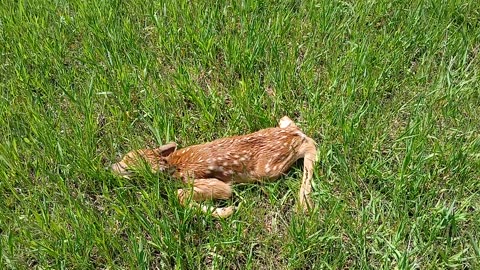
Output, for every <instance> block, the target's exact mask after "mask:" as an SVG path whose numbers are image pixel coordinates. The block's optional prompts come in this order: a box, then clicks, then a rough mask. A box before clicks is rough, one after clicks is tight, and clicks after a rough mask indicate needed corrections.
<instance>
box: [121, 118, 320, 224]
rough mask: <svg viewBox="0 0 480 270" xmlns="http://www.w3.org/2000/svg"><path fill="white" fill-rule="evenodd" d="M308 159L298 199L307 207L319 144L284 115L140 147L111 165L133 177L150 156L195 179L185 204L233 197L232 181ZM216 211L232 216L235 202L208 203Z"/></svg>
mask: <svg viewBox="0 0 480 270" xmlns="http://www.w3.org/2000/svg"><path fill="white" fill-rule="evenodd" d="M301 158H303V159H304V161H303V162H304V164H303V169H304V171H303V179H302V185H301V188H300V194H299V202H300V205H301V206H302V207H303V208H304V209H305V210H308V208H310V207H312V203H311V199H310V196H309V194H310V192H311V180H312V176H313V166H314V163H315V161H316V147H315V142H314V141H313V139H311V138H309V137H307V136H306V135H305V134H303V132H302V131H301V130H300V129H299V128H298V127H297V126H296V125H295V123H294V122H293V121H292V120H291V119H290V118H288V117H287V116H284V117H283V118H282V119H280V122H279V127H274V128H267V129H262V130H260V131H257V132H254V133H251V134H247V135H242V136H233V137H228V138H223V139H218V140H215V141H212V142H208V143H204V144H199V145H193V146H189V147H185V148H182V149H179V150H177V145H176V144H175V143H174V142H171V143H168V144H166V145H162V146H160V147H159V148H156V149H141V150H135V151H131V152H129V153H127V154H126V155H125V156H124V157H123V159H122V160H121V161H120V162H118V163H115V164H113V165H112V170H113V171H114V172H115V173H116V174H118V175H121V176H124V177H128V176H129V175H130V174H131V173H132V169H135V167H137V168H138V167H139V166H140V165H142V162H146V163H147V164H148V165H149V166H150V168H151V169H152V171H155V172H157V171H166V172H170V173H172V175H173V177H175V178H180V179H182V181H183V182H185V183H189V184H191V185H193V189H179V190H178V198H179V200H180V203H182V204H183V205H185V204H187V203H188V202H190V204H195V203H194V202H192V201H202V200H207V199H228V198H230V197H231V195H232V187H231V185H232V183H245V182H254V181H269V180H274V179H277V178H278V177H280V176H281V175H282V174H283V173H285V172H286V171H288V169H289V168H290V167H291V166H292V164H293V163H295V162H296V161H297V160H298V159H301ZM202 210H203V211H204V212H208V211H212V214H213V215H214V216H216V217H228V216H230V215H231V214H232V213H233V211H234V207H232V206H230V207H224V208H214V209H206V208H202Z"/></svg>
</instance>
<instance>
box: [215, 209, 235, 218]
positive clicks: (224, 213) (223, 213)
mask: <svg viewBox="0 0 480 270" xmlns="http://www.w3.org/2000/svg"><path fill="white" fill-rule="evenodd" d="M235 210H236V207H235V206H229V207H222V208H217V209H215V211H214V212H213V213H212V214H213V216H214V217H218V218H227V217H229V216H231V215H232V214H233V212H235Z"/></svg>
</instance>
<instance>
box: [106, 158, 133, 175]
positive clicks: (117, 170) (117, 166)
mask: <svg viewBox="0 0 480 270" xmlns="http://www.w3.org/2000/svg"><path fill="white" fill-rule="evenodd" d="M126 168H127V166H126V165H125V164H122V162H118V163H114V164H112V167H111V169H112V172H113V173H114V174H116V175H118V176H122V177H124V178H129V176H130V175H132V173H131V172H130V171H128V170H127V169H126Z"/></svg>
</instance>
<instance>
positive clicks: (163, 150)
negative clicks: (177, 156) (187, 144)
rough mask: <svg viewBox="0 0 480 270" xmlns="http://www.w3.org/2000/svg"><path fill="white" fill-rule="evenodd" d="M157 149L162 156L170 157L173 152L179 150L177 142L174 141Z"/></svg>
mask: <svg viewBox="0 0 480 270" xmlns="http://www.w3.org/2000/svg"><path fill="white" fill-rule="evenodd" d="M156 150H157V151H158V153H159V154H160V155H161V156H164V157H168V156H169V155H170V154H171V153H173V152H175V150H177V144H176V143H174V142H169V143H167V144H165V145H162V146H160V147H159V148H157V149H156Z"/></svg>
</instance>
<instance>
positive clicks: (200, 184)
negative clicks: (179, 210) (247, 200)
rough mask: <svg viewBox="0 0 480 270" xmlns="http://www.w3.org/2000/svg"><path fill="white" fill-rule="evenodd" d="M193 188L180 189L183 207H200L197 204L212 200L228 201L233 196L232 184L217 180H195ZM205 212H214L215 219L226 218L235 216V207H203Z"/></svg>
mask: <svg viewBox="0 0 480 270" xmlns="http://www.w3.org/2000/svg"><path fill="white" fill-rule="evenodd" d="M191 183H192V184H193V188H191V189H179V190H178V191H177V194H178V198H179V200H180V203H181V204H183V205H186V204H190V205H198V204H197V203H195V202H198V201H204V200H211V199H228V198H230V197H231V196H232V186H231V184H230V183H225V182H223V181H220V180H218V179H216V178H206V179H195V180H193V181H192V182H191ZM201 209H202V211H203V212H209V210H212V214H213V216H215V217H221V218H225V217H228V216H230V215H231V214H233V211H234V207H233V206H229V207H224V208H220V207H217V208H214V209H209V208H207V207H204V206H202V207H201Z"/></svg>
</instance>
